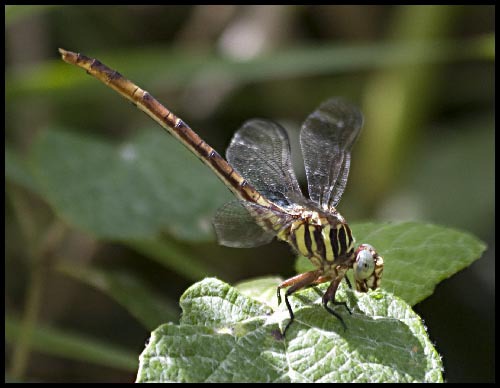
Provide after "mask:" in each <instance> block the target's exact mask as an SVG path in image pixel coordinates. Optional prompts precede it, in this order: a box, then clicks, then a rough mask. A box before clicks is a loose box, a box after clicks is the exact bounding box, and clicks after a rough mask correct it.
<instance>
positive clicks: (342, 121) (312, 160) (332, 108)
mask: <svg viewBox="0 0 500 388" xmlns="http://www.w3.org/2000/svg"><path fill="white" fill-rule="evenodd" d="M362 125H363V115H362V114H361V112H360V111H359V109H358V108H357V107H355V106H354V105H351V104H350V103H348V102H346V101H344V100H342V99H339V98H333V99H330V100H327V101H325V102H324V103H323V104H321V105H320V107H319V108H318V109H317V110H316V111H314V112H313V113H311V114H310V115H309V116H308V117H307V119H306V121H305V122H304V124H303V125H302V130H301V132H300V145H301V148H302V155H303V157H304V165H305V168H306V175H307V185H308V189H309V197H310V198H311V199H312V200H313V201H314V202H316V203H317V204H319V205H320V206H321V208H323V209H324V210H329V209H331V208H332V207H335V206H337V203H338V202H339V201H340V198H341V196H342V193H343V192H344V189H345V186H346V183H347V177H348V175H349V167H350V162H351V148H352V146H353V144H354V143H355V141H356V139H357V138H358V136H359V133H360V131H361V127H362Z"/></svg>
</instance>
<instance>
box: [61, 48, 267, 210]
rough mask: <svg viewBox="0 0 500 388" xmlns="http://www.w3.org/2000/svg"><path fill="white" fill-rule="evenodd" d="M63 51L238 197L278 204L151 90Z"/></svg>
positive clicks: (87, 58) (100, 64)
mask: <svg viewBox="0 0 500 388" xmlns="http://www.w3.org/2000/svg"><path fill="white" fill-rule="evenodd" d="M59 52H60V53H61V56H62V59H63V60H64V61H65V62H67V63H70V64H72V65H76V66H78V67H81V68H83V69H85V70H86V71H87V73H89V74H90V75H92V76H94V77H95V78H97V79H98V80H99V81H101V82H103V83H104V84H106V85H107V86H109V87H110V88H112V89H113V90H115V91H116V92H118V93H119V94H121V95H122V96H123V97H125V98H126V99H128V100H129V101H131V102H132V103H133V104H134V105H136V106H137V107H138V108H139V109H141V110H142V111H143V112H145V113H146V114H147V115H148V116H150V117H151V118H152V119H153V120H155V121H156V122H157V123H158V124H160V125H161V126H162V127H163V128H165V129H166V130H167V131H168V132H169V133H170V134H171V135H173V136H174V137H176V138H177V139H178V140H180V141H181V143H183V144H184V145H185V146H186V147H187V148H189V149H190V150H191V152H193V153H194V154H195V155H196V156H198V158H199V159H200V160H201V161H203V162H204V163H205V164H207V165H208V166H209V167H210V168H211V169H212V170H213V171H214V172H215V174H216V175H217V176H218V177H219V179H221V180H222V182H224V184H225V185H226V186H227V187H228V188H229V189H230V190H231V191H232V192H233V194H235V195H236V196H237V197H238V198H240V199H243V200H246V201H251V202H254V203H257V204H259V205H261V206H265V207H273V206H274V204H272V203H271V202H269V201H268V200H267V199H266V198H264V197H262V196H261V195H260V193H259V192H258V191H257V190H256V189H255V188H254V187H253V186H252V185H251V184H249V183H248V182H247V181H246V180H245V178H243V177H242V176H241V175H240V174H238V173H237V172H236V171H235V170H234V169H233V168H232V167H231V165H230V164H229V163H228V162H227V161H226V160H224V158H222V157H221V156H220V155H219V154H218V153H217V152H216V151H215V150H214V149H213V148H212V147H210V146H209V145H208V144H207V143H206V142H205V141H204V140H203V139H201V138H200V137H199V136H198V135H197V134H196V133H195V132H194V131H193V130H192V129H191V128H189V126H188V125H187V124H186V123H185V122H184V121H182V120H181V119H180V118H178V117H177V116H176V115H175V114H173V113H172V112H171V111H170V110H168V109H167V108H165V107H164V106H163V105H162V104H161V103H160V102H159V101H158V100H156V99H155V98H154V97H153V96H152V95H151V94H149V93H148V92H147V91H145V90H143V89H141V88H140V87H139V86H137V85H136V84H134V83H133V82H132V81H129V80H128V79H126V78H125V77H123V76H122V75H121V74H120V73H118V72H117V71H115V70H113V69H110V68H109V67H107V66H106V65H105V64H103V63H101V62H100V61H98V60H97V59H94V58H89V57H87V56H85V55H83V54H77V53H74V52H71V51H67V50H64V49H59Z"/></svg>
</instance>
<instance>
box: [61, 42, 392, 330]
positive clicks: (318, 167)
mask: <svg viewBox="0 0 500 388" xmlns="http://www.w3.org/2000/svg"><path fill="white" fill-rule="evenodd" d="M59 52H60V54H61V57H62V59H63V60H64V61H65V62H67V63H69V64H72V65H76V66H78V67H80V68H83V69H84V70H86V72H87V73H88V74H90V75H92V76H94V77H95V78H96V79H98V80H99V81H101V82H103V83H104V84H105V85H107V86H108V87H110V88H112V89H113V90H115V91H116V92H118V93H119V94H120V95H122V96H123V97H125V98H126V99H128V100H129V101H131V102H132V103H133V104H134V105H136V106H137V107H138V108H139V109H140V110H142V111H143V112H145V113H146V114H147V115H148V116H150V117H151V118H152V119H153V120H155V121H156V122H157V123H158V124H160V125H161V126H162V127H163V128H164V129H166V130H167V132H168V133H170V134H171V135H173V136H174V137H175V138H177V139H178V140H179V141H180V142H181V143H183V144H184V145H185V146H186V147H187V148H188V149H189V150H191V152H193V153H194V154H195V155H196V156H198V158H199V159H200V160H201V161H202V162H204V163H205V164H206V165H207V166H208V167H210V168H211V169H212V170H213V172H214V173H215V174H216V175H217V176H218V177H219V178H220V179H221V180H222V182H223V183H224V184H225V185H226V186H227V187H228V188H229V190H230V191H231V192H232V193H233V194H234V196H235V197H236V199H235V200H233V201H231V202H228V203H226V204H225V205H223V206H222V207H221V208H220V209H219V210H218V211H217V213H216V214H215V216H214V220H213V225H214V229H215V232H216V235H217V239H218V242H219V243H220V244H221V245H225V246H229V247H239V248H250V247H256V246H260V245H263V244H267V243H269V242H270V241H271V240H273V239H274V238H277V239H278V240H282V241H285V242H287V243H288V244H290V245H291V246H292V247H293V249H294V250H295V251H296V252H297V253H298V254H300V255H302V256H305V257H307V258H308V259H309V260H310V262H311V263H312V264H313V265H314V268H315V269H314V270H311V271H308V272H305V273H301V274H299V275H296V276H294V277H291V278H289V279H287V280H284V281H283V282H281V283H280V284H279V285H278V287H277V298H278V305H280V304H281V290H282V289H285V288H286V289H287V290H286V292H285V294H284V295H285V298H284V299H285V305H286V307H287V310H288V313H289V315H290V320H289V322H288V323H287V325H286V326H285V329H284V330H283V334H282V335H283V337H284V336H285V334H286V332H287V330H288V328H289V327H290V324H291V323H292V322H293V321H294V319H295V315H294V312H293V309H292V306H291V304H290V301H289V297H290V296H291V295H292V294H293V293H295V292H297V291H299V290H301V289H304V288H307V287H315V286H317V285H319V284H321V283H325V282H330V284H329V286H328V288H327V290H326V291H325V292H324V294H323V295H322V304H323V307H324V308H325V309H326V311H327V312H329V313H330V314H332V315H333V316H335V317H336V318H337V319H338V320H339V321H340V323H341V324H342V326H343V328H344V330H345V329H346V328H347V326H346V325H345V322H344V320H343V318H342V316H341V315H340V314H339V313H338V312H336V311H334V310H333V309H332V308H331V307H329V305H328V304H329V303H331V304H332V305H343V306H344V307H345V308H346V309H347V311H348V312H349V313H351V311H350V309H349V308H348V306H347V304H346V302H340V301H337V300H336V298H335V297H336V293H337V289H338V287H339V285H340V283H341V281H342V280H343V279H346V282H347V284H348V286H349V287H350V288H352V286H351V283H350V281H349V278H348V277H347V276H346V274H347V272H348V271H349V270H350V269H352V270H353V278H354V280H355V285H356V290H358V291H360V292H368V291H369V290H370V289H372V290H374V289H376V288H378V287H379V285H380V282H381V278H382V273H383V268H384V260H383V258H382V256H380V255H379V254H378V253H377V251H376V250H375V249H374V248H373V247H372V246H371V245H369V244H361V245H359V246H357V247H356V246H355V239H354V237H353V235H352V231H351V229H350V227H349V225H348V224H347V222H346V220H345V219H344V217H343V216H342V215H341V214H340V213H339V212H338V211H337V208H336V207H337V205H338V203H339V201H340V199H341V197H342V194H343V192H344V189H345V187H346V184H347V178H348V174H349V168H350V163H351V149H352V147H353V145H354V143H355V142H356V140H357V138H358V136H359V134H360V131H361V128H362V124H363V116H362V113H361V112H360V110H359V109H358V108H357V107H356V106H354V105H352V104H351V103H349V102H347V101H345V100H344V99H342V98H331V99H329V100H327V101H325V102H323V103H322V104H321V105H320V106H319V107H318V108H317V109H316V110H315V111H314V112H313V113H311V114H310V115H309V116H308V117H307V118H306V120H305V121H304V123H303V125H302V128H301V131H300V144H301V149H302V155H303V159H304V165H305V172H306V177H307V188H308V194H309V197H308V198H307V197H306V196H304V194H303V193H302V190H301V188H300V186H299V184H298V181H297V178H296V176H295V173H294V171H293V168H292V162H291V149H290V141H289V138H288V135H287V132H286V130H285V129H284V128H283V127H282V126H281V125H279V124H277V123H275V122H273V121H270V120H264V119H251V120H248V121H246V122H245V123H244V124H243V125H242V127H241V128H240V129H239V130H238V131H237V132H236V133H235V135H234V136H233V138H232V140H231V142H230V145H229V147H228V148H227V150H226V158H227V161H226V160H225V159H224V158H223V157H222V156H220V155H219V154H218V153H217V152H216V151H215V150H214V149H213V148H212V147H210V146H209V145H208V144H207V143H206V142H205V141H204V140H203V139H201V138H200V137H199V136H198V135H197V134H196V133H195V132H194V131H193V130H192V129H191V128H190V127H189V126H188V125H187V124H186V123H185V122H184V121H183V120H181V119H180V118H179V117H177V116H176V115H175V114H174V113H172V112H171V111H170V110H169V109H167V108H166V107H165V106H163V105H162V104H161V103H160V102H159V101H158V100H156V99H155V98H154V97H153V96H152V95H151V94H150V93H149V92H147V91H145V90H143V89H141V88H140V87H139V86H137V85H136V84H134V83H133V82H132V81H129V80H128V79H126V78H125V77H123V76H122V75H121V74H120V73H118V72H117V71H116V70H113V69H111V68H109V67H107V66H106V65H104V64H103V63H102V62H100V61H98V60H97V59H94V58H90V57H87V56H85V55H83V54H80V53H75V52H71V51H67V50H64V49H59Z"/></svg>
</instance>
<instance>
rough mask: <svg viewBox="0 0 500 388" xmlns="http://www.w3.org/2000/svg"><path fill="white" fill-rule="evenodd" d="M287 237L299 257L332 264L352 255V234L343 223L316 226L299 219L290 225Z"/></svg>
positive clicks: (326, 223)
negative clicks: (314, 258) (313, 258)
mask: <svg viewBox="0 0 500 388" xmlns="http://www.w3.org/2000/svg"><path fill="white" fill-rule="evenodd" d="M280 237H281V236H280ZM283 237H285V236H284V235H282V238H283ZM287 237H288V242H289V243H290V244H291V245H292V246H293V247H294V248H295V249H296V250H297V251H298V252H299V253H300V254H301V255H303V256H306V257H309V258H312V257H316V258H319V259H321V260H322V261H323V260H325V261H327V262H330V263H333V262H334V261H336V260H337V259H338V258H348V257H350V256H352V254H353V253H354V239H353V237H352V232H351V229H350V228H349V226H348V225H347V224H345V223H337V224H330V223H328V221H326V222H325V223H322V224H321V225H316V224H310V223H308V220H307V219H300V220H297V221H295V222H294V223H292V225H291V226H290V233H289V234H287Z"/></svg>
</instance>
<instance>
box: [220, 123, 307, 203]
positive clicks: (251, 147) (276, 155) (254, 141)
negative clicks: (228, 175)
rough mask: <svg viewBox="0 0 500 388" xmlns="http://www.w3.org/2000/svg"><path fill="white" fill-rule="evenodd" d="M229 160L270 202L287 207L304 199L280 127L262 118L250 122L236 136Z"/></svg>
mask: <svg viewBox="0 0 500 388" xmlns="http://www.w3.org/2000/svg"><path fill="white" fill-rule="evenodd" d="M226 157H227V160H228V162H229V163H230V164H231V165H232V166H233V167H234V169H235V170H236V171H237V172H238V173H239V174H240V175H242V176H243V177H244V178H245V179H246V180H247V181H248V182H250V184H251V185H252V186H254V187H255V188H256V189H257V191H258V192H259V193H260V194H261V195H263V196H264V197H266V198H267V199H269V200H270V201H271V202H274V203H276V204H278V205H280V206H284V207H287V206H289V205H291V204H292V203H293V202H296V199H297V198H302V197H303V196H302V192H301V191H300V188H299V184H298V183H297V178H296V177H295V174H294V172H293V169H292V162H291V159H290V142H289V140H288V135H287V133H286V131H285V130H284V129H283V127H281V126H280V125H279V124H276V123H274V122H272V121H268V120H262V119H253V120H249V121H247V122H246V123H245V124H243V126H242V127H241V128H240V129H239V130H238V131H237V132H236V133H235V135H234V137H233V139H232V140H231V144H230V145H229V147H228V149H227V151H226Z"/></svg>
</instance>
